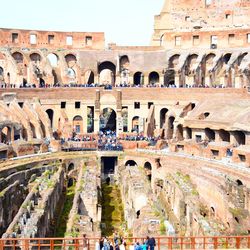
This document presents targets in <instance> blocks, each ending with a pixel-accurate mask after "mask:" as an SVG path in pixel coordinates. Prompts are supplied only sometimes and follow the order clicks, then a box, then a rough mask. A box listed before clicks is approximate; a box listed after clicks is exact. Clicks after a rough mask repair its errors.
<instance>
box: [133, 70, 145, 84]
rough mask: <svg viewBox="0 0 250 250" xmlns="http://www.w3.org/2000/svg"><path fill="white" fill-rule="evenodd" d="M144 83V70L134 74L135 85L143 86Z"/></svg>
mask: <svg viewBox="0 0 250 250" xmlns="http://www.w3.org/2000/svg"><path fill="white" fill-rule="evenodd" d="M143 84H144V75H143V73H142V72H136V73H135V74H134V85H135V86H142V85H143Z"/></svg>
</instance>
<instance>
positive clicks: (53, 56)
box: [47, 53, 59, 68]
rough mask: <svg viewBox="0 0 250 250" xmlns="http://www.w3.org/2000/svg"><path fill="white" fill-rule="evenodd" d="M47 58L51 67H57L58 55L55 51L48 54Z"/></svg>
mask: <svg viewBox="0 0 250 250" xmlns="http://www.w3.org/2000/svg"><path fill="white" fill-rule="evenodd" d="M47 58H48V60H49V62H50V65H51V67H53V68H55V67H57V66H58V60H59V59H58V56H57V55H56V54H54V53H50V54H48V55H47Z"/></svg>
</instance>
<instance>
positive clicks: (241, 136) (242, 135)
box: [233, 131, 246, 145]
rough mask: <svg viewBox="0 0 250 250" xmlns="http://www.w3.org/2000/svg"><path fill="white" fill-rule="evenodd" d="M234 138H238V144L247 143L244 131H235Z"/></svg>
mask: <svg viewBox="0 0 250 250" xmlns="http://www.w3.org/2000/svg"><path fill="white" fill-rule="evenodd" d="M233 134H234V138H235V140H236V143H237V145H245V144H246V135H245V133H244V132H242V131H234V132H233Z"/></svg>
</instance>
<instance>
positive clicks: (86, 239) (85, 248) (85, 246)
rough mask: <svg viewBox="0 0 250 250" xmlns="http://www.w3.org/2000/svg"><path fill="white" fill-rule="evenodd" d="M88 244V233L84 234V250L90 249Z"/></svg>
mask: <svg viewBox="0 0 250 250" xmlns="http://www.w3.org/2000/svg"><path fill="white" fill-rule="evenodd" d="M88 245H89V242H88V238H87V237H86V234H84V235H83V244H82V246H83V250H87V249H88Z"/></svg>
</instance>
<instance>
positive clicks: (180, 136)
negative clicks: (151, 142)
mask: <svg viewBox="0 0 250 250" xmlns="http://www.w3.org/2000/svg"><path fill="white" fill-rule="evenodd" d="M176 139H177V140H178V141H183V139H184V137H183V126H182V124H178V126H177V127H176Z"/></svg>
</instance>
